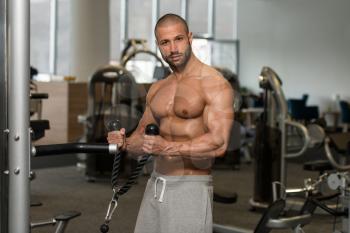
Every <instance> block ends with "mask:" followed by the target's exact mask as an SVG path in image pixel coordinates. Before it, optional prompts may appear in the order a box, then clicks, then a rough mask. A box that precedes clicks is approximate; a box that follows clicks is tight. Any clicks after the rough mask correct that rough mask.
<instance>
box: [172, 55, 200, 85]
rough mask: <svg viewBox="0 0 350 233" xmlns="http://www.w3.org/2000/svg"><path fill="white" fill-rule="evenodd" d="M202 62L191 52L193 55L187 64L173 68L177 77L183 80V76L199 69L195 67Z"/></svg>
mask: <svg viewBox="0 0 350 233" xmlns="http://www.w3.org/2000/svg"><path fill="white" fill-rule="evenodd" d="M200 63H201V62H200V61H199V60H198V58H197V57H196V56H194V54H193V53H191V57H190V59H189V60H188V62H187V63H186V65H184V66H183V67H174V68H173V69H172V70H173V72H174V75H175V77H176V79H177V80H181V79H182V78H183V77H185V76H187V75H188V74H190V73H191V72H193V71H195V70H197V69H195V67H198V64H200Z"/></svg>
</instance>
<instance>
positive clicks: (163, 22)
mask: <svg viewBox="0 0 350 233" xmlns="http://www.w3.org/2000/svg"><path fill="white" fill-rule="evenodd" d="M177 23H180V24H182V26H183V27H184V29H185V31H186V33H188V32H189V30H188V25H187V22H186V21H185V20H184V19H183V18H182V17H181V16H179V15H176V14H166V15H163V16H162V17H160V18H159V19H158V21H157V24H156V26H155V28H154V34H155V35H156V37H157V29H158V28H159V27H166V26H169V25H173V24H177Z"/></svg>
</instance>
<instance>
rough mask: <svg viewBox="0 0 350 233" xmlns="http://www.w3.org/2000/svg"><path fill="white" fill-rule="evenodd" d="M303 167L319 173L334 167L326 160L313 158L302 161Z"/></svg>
mask: <svg viewBox="0 0 350 233" xmlns="http://www.w3.org/2000/svg"><path fill="white" fill-rule="evenodd" d="M303 168H304V170H307V171H318V172H320V173H323V172H324V171H329V170H333V169H334V168H333V166H332V165H331V164H330V163H329V161H328V160H315V161H311V162H307V163H304V167H303Z"/></svg>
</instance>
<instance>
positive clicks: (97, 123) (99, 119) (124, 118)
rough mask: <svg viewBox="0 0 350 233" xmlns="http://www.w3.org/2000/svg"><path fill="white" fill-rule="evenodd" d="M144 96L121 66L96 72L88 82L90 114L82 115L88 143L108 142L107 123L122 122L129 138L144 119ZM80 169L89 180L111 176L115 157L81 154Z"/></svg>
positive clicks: (109, 66) (85, 140)
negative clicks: (116, 120) (117, 120)
mask: <svg viewBox="0 0 350 233" xmlns="http://www.w3.org/2000/svg"><path fill="white" fill-rule="evenodd" d="M142 112H143V103H142V96H140V91H139V90H138V86H137V85H136V82H135V80H134V77H133V75H132V74H131V73H130V72H129V71H127V70H126V69H125V68H124V67H122V66H119V65H107V66H104V67H102V68H100V69H98V70H97V71H95V72H94V74H93V75H92V77H91V79H90V83H89V99H88V111H87V114H86V115H85V116H79V122H80V123H82V124H83V125H84V129H85V130H84V136H83V138H82V139H81V140H80V141H81V142H86V143H106V142H107V140H106V135H107V127H108V126H107V124H108V122H109V121H110V120H112V119H119V121H120V123H121V125H123V126H124V127H125V129H126V133H127V135H130V134H131V133H132V132H133V131H134V129H135V128H136V127H137V124H138V121H139V119H140V118H141V116H142ZM78 160H79V161H78V167H80V168H84V172H85V176H86V178H87V180H88V181H94V180H96V179H97V178H101V177H104V176H106V175H108V176H109V175H110V173H111V171H112V164H113V158H111V157H110V156H106V155H104V154H89V155H87V154H80V155H79V156H78Z"/></svg>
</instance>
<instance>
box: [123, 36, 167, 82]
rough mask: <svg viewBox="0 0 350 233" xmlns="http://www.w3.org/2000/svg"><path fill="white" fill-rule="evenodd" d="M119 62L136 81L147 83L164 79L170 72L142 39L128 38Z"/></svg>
mask: <svg viewBox="0 0 350 233" xmlns="http://www.w3.org/2000/svg"><path fill="white" fill-rule="evenodd" d="M136 57H138V58H136ZM150 63H151V64H153V65H152V67H150V66H149V65H150ZM120 64H121V65H122V66H123V67H125V68H126V69H127V70H129V71H130V72H131V73H132V74H133V75H134V77H135V80H136V81H137V82H146V83H149V82H151V81H152V82H153V81H157V80H160V79H164V78H166V77H167V76H168V75H169V74H170V70H169V68H168V67H167V66H166V65H165V63H164V61H163V60H162V58H160V57H159V56H158V55H157V54H156V53H155V52H153V51H151V50H149V49H148V47H147V41H146V40H144V39H129V40H128V42H127V43H126V46H125V48H124V49H123V51H122V53H121V56H120ZM148 68H152V69H148Z"/></svg>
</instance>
